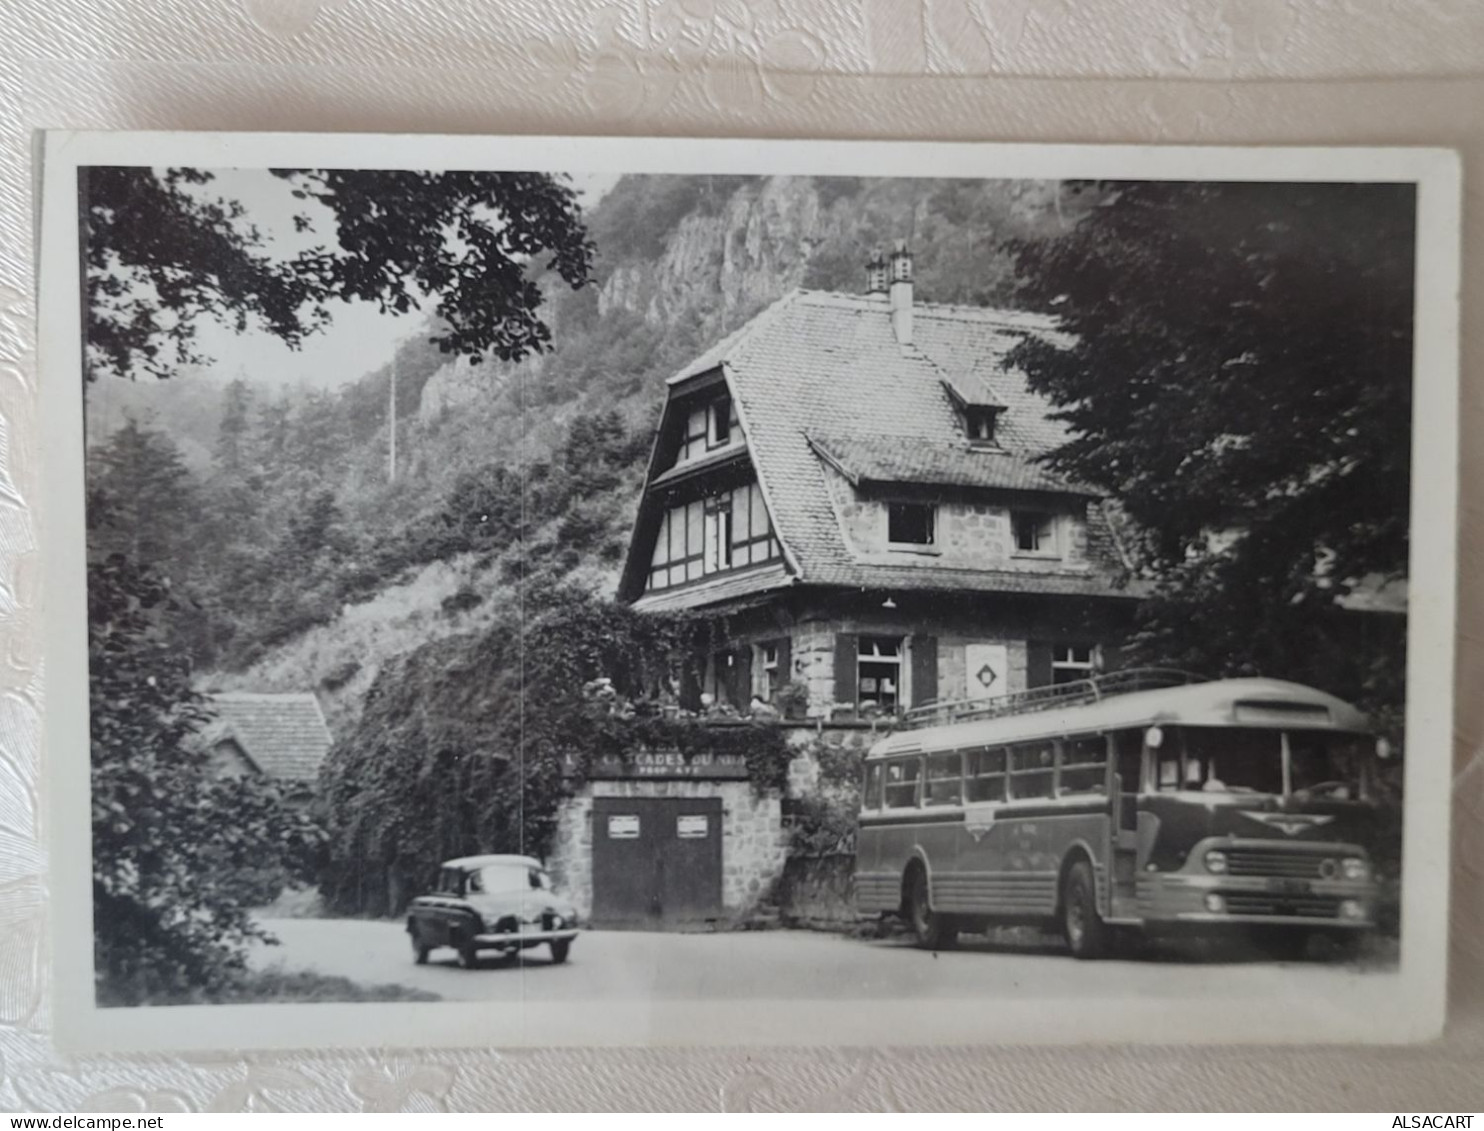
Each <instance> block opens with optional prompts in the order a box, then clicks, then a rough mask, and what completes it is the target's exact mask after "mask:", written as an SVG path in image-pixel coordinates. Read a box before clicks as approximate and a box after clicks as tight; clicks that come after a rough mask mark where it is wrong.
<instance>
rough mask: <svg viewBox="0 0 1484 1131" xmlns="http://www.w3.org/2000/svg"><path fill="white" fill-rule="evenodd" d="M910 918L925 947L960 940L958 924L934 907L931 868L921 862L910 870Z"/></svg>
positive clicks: (946, 946) (941, 946)
mask: <svg viewBox="0 0 1484 1131" xmlns="http://www.w3.org/2000/svg"><path fill="white" fill-rule="evenodd" d="M907 922H908V924H909V925H910V926H911V927H912V933H913V934H914V935H916V936H917V945H918V946H920V947H922V948H923V949H924V950H950V949H952V947H953V946H954V945H955V944H956V943H957V942H958V925H957V924H956V923H955V922H954V921H953V920H952V919H950V918H949V917H948V916H947V915H942V914H939V913H938V912H936V911H934V910H933V909H932V905H931V903H930V902H929V899H928V878H927V871H926V870H925V869H924V868H922V867H921V866H920V865H918V866H916V867H914V868H912V870H911V871H909V872H908V873H907Z"/></svg>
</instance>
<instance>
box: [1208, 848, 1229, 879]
mask: <svg viewBox="0 0 1484 1131" xmlns="http://www.w3.org/2000/svg"><path fill="white" fill-rule="evenodd" d="M1226 869H1227V861H1226V853H1225V852H1222V851H1221V850H1220V849H1215V848H1213V849H1212V850H1211V851H1210V852H1208V853H1206V871H1208V872H1210V873H1211V874H1212V875H1213V876H1224V875H1226Z"/></svg>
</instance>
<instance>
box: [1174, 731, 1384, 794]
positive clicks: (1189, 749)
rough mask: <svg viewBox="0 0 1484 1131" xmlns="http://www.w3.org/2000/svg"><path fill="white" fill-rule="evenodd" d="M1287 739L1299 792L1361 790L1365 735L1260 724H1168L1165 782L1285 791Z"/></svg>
mask: <svg viewBox="0 0 1484 1131" xmlns="http://www.w3.org/2000/svg"><path fill="white" fill-rule="evenodd" d="M1285 743H1286V744H1287V748H1288V764H1289V771H1288V772H1289V782H1288V787H1289V792H1291V793H1292V794H1293V795H1294V796H1325V797H1332V798H1336V799H1338V800H1351V799H1355V798H1358V797H1359V796H1360V766H1361V756H1360V755H1361V749H1362V739H1361V738H1360V736H1358V735H1351V734H1339V733H1335V732H1332V731H1305V730H1289V731H1279V730H1265V729H1259V728H1256V727H1167V728H1165V740H1164V741H1163V743H1161V745H1160V748H1159V750H1158V752H1157V755H1156V758H1157V763H1158V778H1157V781H1158V785H1159V788H1160V789H1161V790H1180V789H1184V790H1201V791H1202V792H1205V793H1272V794H1282V793H1283V792H1284V781H1283V751H1284V745H1285Z"/></svg>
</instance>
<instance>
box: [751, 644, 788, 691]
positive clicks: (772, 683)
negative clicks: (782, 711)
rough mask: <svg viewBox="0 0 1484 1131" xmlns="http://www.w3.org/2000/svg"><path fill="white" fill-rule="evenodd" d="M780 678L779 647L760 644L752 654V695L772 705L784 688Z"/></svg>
mask: <svg viewBox="0 0 1484 1131" xmlns="http://www.w3.org/2000/svg"><path fill="white" fill-rule="evenodd" d="M782 686H783V684H782V681H781V680H780V679H779V676H778V645H777V644H776V643H773V644H758V645H756V646H755V647H754V649H753V652H752V693H753V695H755V696H756V697H757V698H759V699H761V700H762V701H763V702H764V703H771V702H772V701H773V696H774V695H775V694H776V693H777V691H778V689H779V688H780V687H782Z"/></svg>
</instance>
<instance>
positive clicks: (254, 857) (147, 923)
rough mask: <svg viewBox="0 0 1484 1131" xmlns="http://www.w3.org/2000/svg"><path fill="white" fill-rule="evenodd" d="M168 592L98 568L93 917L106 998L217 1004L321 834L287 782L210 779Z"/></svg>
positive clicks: (91, 603)
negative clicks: (275, 880) (291, 799)
mask: <svg viewBox="0 0 1484 1131" xmlns="http://www.w3.org/2000/svg"><path fill="white" fill-rule="evenodd" d="M170 600H171V596H170V590H169V588H168V587H167V586H166V585H164V584H163V583H162V581H161V580H160V578H159V577H157V576H156V575H155V574H153V573H152V572H151V571H150V570H149V569H148V568H146V567H142V566H140V565H138V564H136V563H133V562H131V561H130V560H129V559H128V558H127V557H125V556H124V555H122V554H114V555H111V556H109V557H108V558H106V559H105V560H102V561H96V562H94V563H92V564H91V565H90V566H89V568H88V614H89V615H88V624H89V635H88V645H89V646H88V667H89V676H90V680H89V705H90V712H91V725H92V808H93V924H94V945H95V952H96V975H97V992H98V997H99V1001H100V1003H102V1004H129V1005H137V1004H145V1003H150V1002H169V1001H179V1000H192V999H196V1000H199V999H201V998H206V999H210V998H211V997H212V996H213V995H216V994H219V993H221V992H222V991H223V990H224V989H226V988H227V987H229V986H230V984H231V983H232V981H233V980H234V979H235V978H236V977H237V976H238V975H240V974H241V972H242V971H243V970H244V969H245V962H244V959H243V947H244V946H245V944H246V943H247V942H248V941H249V940H251V939H254V938H266V935H265V934H264V933H263V932H262V930H261V929H260V928H258V927H257V926H256V925H255V924H254V923H253V922H252V920H251V918H250V917H249V914H248V909H249V908H250V907H252V906H254V905H256V904H258V903H260V902H263V901H264V899H265V898H271V897H272V895H273V894H274V893H273V892H271V891H265V890H264V888H263V881H264V877H265V875H268V876H272V875H275V874H277V875H307V874H308V872H309V869H310V865H311V861H312V859H313V856H314V854H315V853H316V852H317V851H318V848H319V844H320V837H319V833H318V831H317V830H316V829H315V827H314V826H313V825H312V824H311V823H310V821H309V820H308V818H306V817H304V816H303V815H301V814H299V813H296V812H294V811H293V810H291V809H289V808H287V807H286V806H285V805H284V804H283V801H282V799H281V798H280V796H279V794H278V791H277V789H276V788H275V787H274V786H272V785H270V784H267V783H265V782H263V781H261V780H258V779H253V778H241V779H231V778H221V777H218V776H216V775H214V774H213V773H212V771H211V768H210V764H209V756H208V754H207V753H206V751H205V750H204V749H202V748H201V747H200V746H199V744H197V743H195V742H194V738H195V736H196V735H197V733H198V732H199V730H200V728H201V727H202V726H203V725H204V724H206V723H207V722H208V721H209V719H210V717H211V714H210V710H209V706H208V704H207V703H206V701H205V700H204V699H203V698H202V697H201V696H199V695H198V694H196V693H195V692H194V691H193V690H192V688H191V685H190V676H189V667H188V664H187V662H186V660H185V659H184V658H182V657H181V655H180V653H179V651H178V650H177V649H175V648H173V647H171V646H170V645H169V644H168V643H167V641H166V639H165V637H164V634H163V632H162V630H161V627H160V624H159V614H160V613H161V611H162V610H163V609H164V608H165V607H166V606H167V605H168V604H169V602H170Z"/></svg>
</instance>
